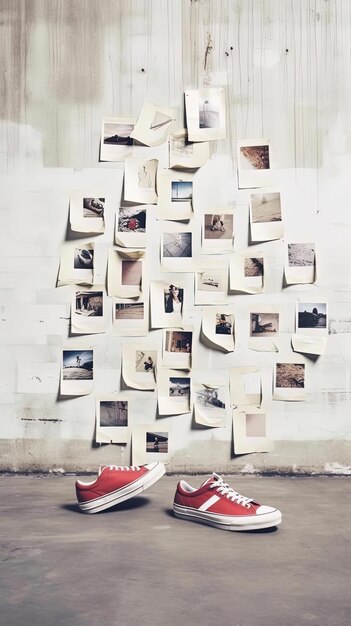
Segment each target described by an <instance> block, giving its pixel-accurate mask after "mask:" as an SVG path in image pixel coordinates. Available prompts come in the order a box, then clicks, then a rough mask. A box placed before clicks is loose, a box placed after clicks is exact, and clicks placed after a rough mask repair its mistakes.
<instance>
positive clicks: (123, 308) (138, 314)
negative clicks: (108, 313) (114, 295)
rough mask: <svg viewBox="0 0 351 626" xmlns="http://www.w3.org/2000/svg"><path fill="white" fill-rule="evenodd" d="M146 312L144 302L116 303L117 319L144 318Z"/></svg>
mask: <svg viewBox="0 0 351 626" xmlns="http://www.w3.org/2000/svg"><path fill="white" fill-rule="evenodd" d="M144 313H145V311H144V302H120V303H119V302H118V303H116V304H115V319H116V320H142V319H144Z"/></svg>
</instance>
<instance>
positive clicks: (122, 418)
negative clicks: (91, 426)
mask: <svg viewBox="0 0 351 626" xmlns="http://www.w3.org/2000/svg"><path fill="white" fill-rule="evenodd" d="M100 426H101V427H111V426H112V427H126V426H128V402H127V401H121V400H117V401H113V400H110V401H108V400H101V401H100Z"/></svg>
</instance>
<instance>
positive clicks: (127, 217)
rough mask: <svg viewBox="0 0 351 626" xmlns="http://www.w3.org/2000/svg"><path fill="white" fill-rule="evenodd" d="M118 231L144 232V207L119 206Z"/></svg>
mask: <svg viewBox="0 0 351 626" xmlns="http://www.w3.org/2000/svg"><path fill="white" fill-rule="evenodd" d="M117 230H118V232H120V233H135V232H137V233H145V231H146V209H145V207H140V206H133V207H120V209H119V211H118V227H117Z"/></svg>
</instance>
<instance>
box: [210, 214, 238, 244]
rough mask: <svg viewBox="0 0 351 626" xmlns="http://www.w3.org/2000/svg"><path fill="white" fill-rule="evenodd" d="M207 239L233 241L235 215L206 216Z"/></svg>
mask: <svg viewBox="0 0 351 626" xmlns="http://www.w3.org/2000/svg"><path fill="white" fill-rule="evenodd" d="M204 238H205V239H232V238H233V215H232V214H231V213H225V214H223V213H222V214H221V213H214V214H213V213H206V214H205V215H204Z"/></svg>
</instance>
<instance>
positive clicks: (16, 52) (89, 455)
mask: <svg viewBox="0 0 351 626" xmlns="http://www.w3.org/2000/svg"><path fill="white" fill-rule="evenodd" d="M0 17H1V19H0V64H1V74H0V76H1V89H0V102H1V113H0V118H1V120H0V174H1V180H0V189H1V193H0V218H1V228H0V233H1V241H2V243H1V248H0V303H1V319H0V333H1V370H0V391H1V404H0V468H1V469H2V470H7V471H32V470H37V471H73V472H74V471H95V470H96V467H97V465H98V464H99V463H101V462H109V463H116V464H119V463H125V464H129V462H130V445H128V446H121V445H118V446H117V445H116V446H111V445H108V446H103V447H96V446H94V444H93V437H94V419H95V399H94V396H92V395H91V396H86V397H79V398H75V399H71V398H70V399H64V398H62V397H61V396H60V394H59V369H60V359H61V353H62V348H63V347H70V346H71V345H74V346H77V345H78V346H81V347H84V348H86V347H88V346H94V349H95V379H96V380H95V389H96V395H100V396H101V395H103V394H107V393H114V392H118V391H119V389H120V384H121V382H120V366H121V341H120V339H119V338H117V337H111V336H107V335H96V336H93V337H92V336H84V337H80V338H79V339H78V340H77V338H72V337H70V336H69V314H70V313H69V302H70V295H69V294H70V290H69V288H66V287H60V288H58V289H56V288H55V284H56V278H57V271H58V266H59V258H60V245H61V243H62V242H63V241H64V240H65V239H67V238H70V237H72V233H70V231H69V228H68V226H67V224H68V204H69V191H70V189H71V188H73V187H77V186H84V184H87V183H88V182H89V181H91V180H94V181H95V182H96V183H99V181H101V182H102V183H105V182H106V183H107V184H110V185H111V184H114V185H115V192H116V206H117V205H118V202H119V198H120V196H121V188H122V180H123V164H103V163H99V162H98V155H99V141H100V128H101V119H102V117H104V116H114V115H119V116H130V115H133V116H137V115H138V113H139V111H140V108H141V106H142V104H143V102H144V100H146V99H149V100H151V101H153V102H154V103H157V104H159V105H163V106H173V107H175V108H176V109H177V116H178V120H179V122H180V123H181V120H182V116H183V92H184V89H186V88H197V87H201V86H202V85H203V83H204V81H207V82H209V83H210V84H211V85H212V86H225V87H226V90H227V113H228V133H227V140H226V141H222V142H218V144H217V145H216V149H215V151H214V154H213V155H212V157H211V159H210V161H209V162H208V163H207V164H206V166H205V167H204V168H203V169H202V170H201V171H200V172H199V175H198V181H199V185H198V205H199V206H201V211H200V212H202V211H206V210H207V211H211V208H212V207H215V206H218V205H222V206H224V205H227V204H228V205H230V206H233V203H236V204H235V224H236V233H237V235H236V240H235V249H236V250H240V249H241V248H243V247H245V246H246V245H247V242H248V198H249V193H248V192H245V191H238V189H237V178H236V162H235V150H236V141H237V139H246V138H254V137H267V138H269V140H270V142H271V145H272V155H273V158H274V167H275V168H276V169H277V183H278V185H279V188H280V189H281V193H282V196H284V203H285V204H284V227H285V238H286V241H291V240H293V238H294V237H299V238H301V239H304V238H305V236H306V237H307V236H309V234H310V233H311V235H312V236H313V237H314V239H315V240H316V242H317V243H318V263H319V265H318V275H317V284H316V285H314V286H300V287H299V286H292V287H289V288H284V289H283V288H282V277H283V275H282V264H283V242H282V241H276V242H271V243H266V244H263V246H261V247H263V248H264V250H265V253H266V254H267V258H268V260H269V267H270V271H269V272H268V274H267V287H266V291H265V293H264V294H263V295H261V296H233V297H232V300H231V302H232V303H234V305H235V309H236V315H237V327H236V349H235V352H234V353H233V354H232V355H224V354H221V353H219V352H215V351H213V350H209V349H207V348H205V347H204V346H203V345H202V344H201V343H199V342H198V341H196V349H195V351H194V363H193V367H194V369H197V368H200V367H201V368H205V369H211V368H227V367H230V366H232V365H245V364H257V365H259V366H260V367H261V368H262V374H263V401H264V406H265V408H266V411H267V414H268V419H269V433H270V435H271V437H272V439H273V440H274V442H275V447H274V451H273V452H271V453H268V454H254V455H244V456H241V457H236V458H234V457H233V453H232V429H231V424H230V423H228V426H227V428H225V429H201V428H198V427H197V426H196V425H195V424H194V422H193V419H192V416H191V415H190V414H188V415H182V416H177V417H173V418H166V419H165V420H163V419H162V420H161V419H160V418H158V419H157V397H156V394H155V393H153V392H147V393H141V392H137V391H131V392H129V397H130V398H131V400H132V410H131V417H132V421H134V422H135V423H138V422H145V421H146V422H154V421H156V419H157V422H158V423H159V424H160V423H161V421H162V425H165V424H170V423H171V424H172V440H173V454H172V458H171V462H170V465H169V469H170V471H185V470H186V471H205V470H208V469H217V470H219V471H248V472H254V471H266V472H270V471H280V472H322V473H323V472H325V473H351V467H350V466H351V461H350V459H351V454H350V453H351V443H350V438H351V427H350V413H351V412H350V408H351V396H350V381H351V379H350V361H351V342H350V329H351V312H350V311H351V309H350V301H351V280H350V271H351V246H350V243H351V212H350V207H349V204H350V202H349V199H350V195H351V194H350V192H351V189H350V187H351V177H350V171H351V117H350V110H351V83H350V80H349V76H350V70H351V67H350V66H351V62H350V49H351V30H350V23H351V4H350V2H349V1H348V0H333V1H332V0H293V1H292V2H291V1H290V0H271V1H270V2H267V1H265V0H250V1H248V0H234V1H233V0H193V1H191V0H133V1H132V0H123V1H122V0H103V1H101V0H0ZM209 36H210V37H211V39H212V42H213V49H212V51H211V52H210V55H209V56H208V62H207V73H204V60H205V55H206V47H207V44H208V41H209V39H208V38H209ZM200 212H199V213H200ZM108 219H109V220H110V221H109V222H108V228H107V229H106V232H105V234H104V235H100V236H99V237H98V240H99V245H101V247H102V248H104V249H106V251H107V249H108V248H110V247H112V241H113V216H109V218H108ZM194 221H195V228H198V229H200V223H201V216H200V215H195V218H194ZM150 225H151V228H150V229H149V234H148V237H149V239H148V256H149V259H148V260H149V264H150V267H152V268H153V274H152V278H153V279H161V278H162V273H161V272H160V271H159V269H158V246H159V244H158V240H159V239H158V238H159V230H158V228H159V225H158V223H157V222H156V220H155V217H154V216H153V215H151V221H150ZM311 292H312V293H313V297H314V299H315V301H321V299H323V300H322V301H324V299H325V300H327V301H328V302H329V338H328V346H327V350H326V353H325V355H324V356H322V357H321V358H319V359H317V360H312V359H308V358H305V363H306V368H307V370H306V371H307V374H306V386H307V397H306V401H305V402H298V403H288V402H277V401H274V402H272V401H271V376H272V367H273V364H274V359H275V357H274V355H272V354H271V353H257V352H253V351H250V350H248V347H247V343H246V342H245V341H244V340H243V339H242V337H244V321H243V320H244V319H245V315H246V313H247V311H248V310H249V307H250V306H252V303H253V302H254V301H255V298H256V299H257V298H258V301H259V302H262V303H273V304H275V305H277V306H279V308H280V311H281V324H282V340H283V350H284V353H287V352H288V353H291V347H290V337H291V334H292V332H294V311H295V302H296V298H298V297H300V296H301V295H306V294H309V293H311ZM200 317H201V315H200V311H199V309H198V307H197V308H196V310H195V309H194V317H193V319H194V328H195V333H196V334H198V332H199V325H200ZM152 336H153V339H155V341H156V342H160V341H161V334H160V331H153V332H152ZM125 341H128V340H127V339H126V340H125Z"/></svg>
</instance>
